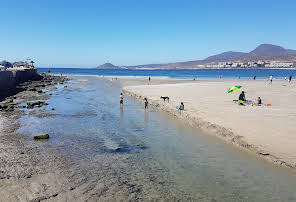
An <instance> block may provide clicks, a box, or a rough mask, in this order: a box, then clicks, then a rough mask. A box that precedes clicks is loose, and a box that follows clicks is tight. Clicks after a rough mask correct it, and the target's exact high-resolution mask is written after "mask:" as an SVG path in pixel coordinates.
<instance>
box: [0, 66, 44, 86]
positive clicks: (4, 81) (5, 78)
mask: <svg viewBox="0 0 296 202" xmlns="http://www.w3.org/2000/svg"><path fill="white" fill-rule="evenodd" d="M40 79H42V76H40V75H39V74H38V73H37V69H22V70H2V71H0V91H8V90H13V89H15V87H16V86H17V85H18V84H21V83H23V82H26V81H29V80H31V81H35V80H40Z"/></svg>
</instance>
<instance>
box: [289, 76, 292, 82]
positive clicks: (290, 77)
mask: <svg viewBox="0 0 296 202" xmlns="http://www.w3.org/2000/svg"><path fill="white" fill-rule="evenodd" d="M291 81H292V75H290V76H289V83H291Z"/></svg>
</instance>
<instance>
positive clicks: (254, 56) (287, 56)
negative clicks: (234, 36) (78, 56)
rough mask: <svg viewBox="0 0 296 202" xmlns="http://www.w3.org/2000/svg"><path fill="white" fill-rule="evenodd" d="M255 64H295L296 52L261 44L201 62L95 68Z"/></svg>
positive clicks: (176, 67)
mask: <svg viewBox="0 0 296 202" xmlns="http://www.w3.org/2000/svg"><path fill="white" fill-rule="evenodd" d="M230 61H233V62H257V61H284V62H294V63H296V50H292V49H285V48H283V47H281V46H277V45H272V44H261V45H259V46H257V47H256V48H255V49H254V50H252V51H250V52H246V53H244V52H234V51H228V52H224V53H221V54H217V55H212V56H210V57H207V58H206V59H203V60H193V61H185V62H175V63H165V64H145V65H135V66H122V67H119V66H114V65H113V64H111V63H105V64H103V65H100V66H98V67H97V68H102V69H117V68H124V69H193V68H205V65H207V64H213V63H217V62H230Z"/></svg>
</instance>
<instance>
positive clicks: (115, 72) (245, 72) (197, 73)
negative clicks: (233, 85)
mask: <svg viewBox="0 0 296 202" xmlns="http://www.w3.org/2000/svg"><path fill="white" fill-rule="evenodd" d="M49 69H50V71H51V73H53V74H61V73H62V74H64V75H65V74H76V75H105V76H145V77H148V76H157V77H170V78H185V79H193V78H195V79H217V78H220V75H222V77H223V78H224V79H231V78H238V77H240V78H241V79H253V77H254V76H256V78H257V79H268V77H269V76H270V75H273V78H274V79H284V78H285V77H286V78H289V76H290V75H292V76H293V78H295V77H296V69H195V70H161V69H155V70H132V69H95V68H92V69H90V68H38V71H40V72H48V70H49Z"/></svg>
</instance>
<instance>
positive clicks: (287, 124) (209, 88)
mask: <svg viewBox="0 0 296 202" xmlns="http://www.w3.org/2000/svg"><path fill="white" fill-rule="evenodd" d="M170 83H171V84H161V85H158V83H157V82H156V83H155V84H154V85H153V84H152V85H138V86H136V85H135V83H134V82H131V83H130V84H131V85H132V86H130V85H129V82H126V81H124V82H123V86H124V88H123V91H124V93H125V94H127V95H129V96H131V97H134V98H136V99H138V100H139V101H140V100H143V98H144V97H147V98H148V101H149V105H150V106H151V107H153V108H154V109H156V110H159V111H163V112H166V113H168V114H169V115H172V116H175V117H177V118H179V119H180V120H182V121H183V122H185V123H186V124H189V125H191V126H193V127H196V128H200V129H201V130H202V131H205V133H208V134H210V135H214V136H217V137H218V138H221V139H223V140H225V141H226V142H229V143H231V144H232V145H235V146H237V147H239V148H242V149H244V150H246V151H248V152H251V153H254V154H257V155H258V156H260V157H262V158H263V159H265V160H267V161H270V162H273V163H274V164H277V165H280V166H283V167H289V168H296V158H295V155H294V154H295V153H294V152H296V151H295V149H293V143H295V141H294V139H293V137H292V134H294V133H295V129H293V120H294V118H293V114H296V111H295V112H294V110H292V111H291V112H289V110H288V109H287V107H285V106H290V108H293V103H292V102H291V101H287V100H293V99H294V94H293V95H292V94H289V95H286V94H287V91H289V90H290V89H287V88H286V84H287V82H283V81H281V82H277V84H273V85H272V86H268V85H267V82H266V81H265V82H264V81H255V82H253V81H247V80H243V81H241V80H235V81H233V80H232V81H230V80H226V81H223V82H220V81H219V80H217V81H216V82H214V81H210V82H209V81H199V82H195V83H192V81H191V83H190V82H188V83H185V84H182V83H179V84H172V83H173V82H170ZM237 83H243V86H244V88H243V90H245V91H247V92H248V94H247V96H252V97H254V98H255V95H256V96H257V95H258V94H259V95H262V96H264V98H263V99H265V100H264V101H266V102H268V103H269V102H271V103H272V104H273V106H272V107H261V108H259V107H257V108H255V107H251V106H245V107H241V106H237V104H234V103H232V99H235V98H237V96H238V94H237V93H238V92H237V93H235V94H234V95H226V94H225V95H223V94H224V93H225V91H224V90H223V89H226V86H229V87H231V86H232V85H236V84H237ZM293 85H295V84H293ZM216 87H217V89H215V88H216ZM256 88H258V89H260V90H258V92H256V91H257V90H256ZM267 88H269V89H267ZM270 88H272V91H273V92H268V91H267V90H270ZM221 89H222V91H223V92H222V93H223V94H222V93H221V92H219V91H221ZM284 89H285V90H287V91H285V92H282V91H283V90H284ZM190 91H191V92H194V93H190ZM281 93H282V94H281ZM193 94H197V95H193ZM198 94H200V96H199V95H198ZM160 96H169V97H170V103H169V104H168V103H164V102H163V101H162V100H160V99H159V97H160ZM268 96H269V97H268ZM277 96H279V97H280V96H289V98H290V99H286V100H281V99H278V98H277ZM275 99H277V101H275ZM176 100H178V101H176ZM213 100H216V101H213ZM228 100H229V101H228ZM180 101H184V103H185V109H186V110H185V111H182V113H179V111H178V110H176V107H175V106H176V105H178V104H179V102H180ZM291 117H292V118H291ZM232 119H233V121H232ZM237 119H241V121H237ZM264 119H266V120H264ZM291 119H292V120H291ZM260 120H261V121H260ZM294 121H295V120H294ZM260 122H261V123H260ZM248 124H251V127H252V128H250V127H249V126H248ZM274 126H276V127H274ZM248 131H249V132H248Z"/></svg>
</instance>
